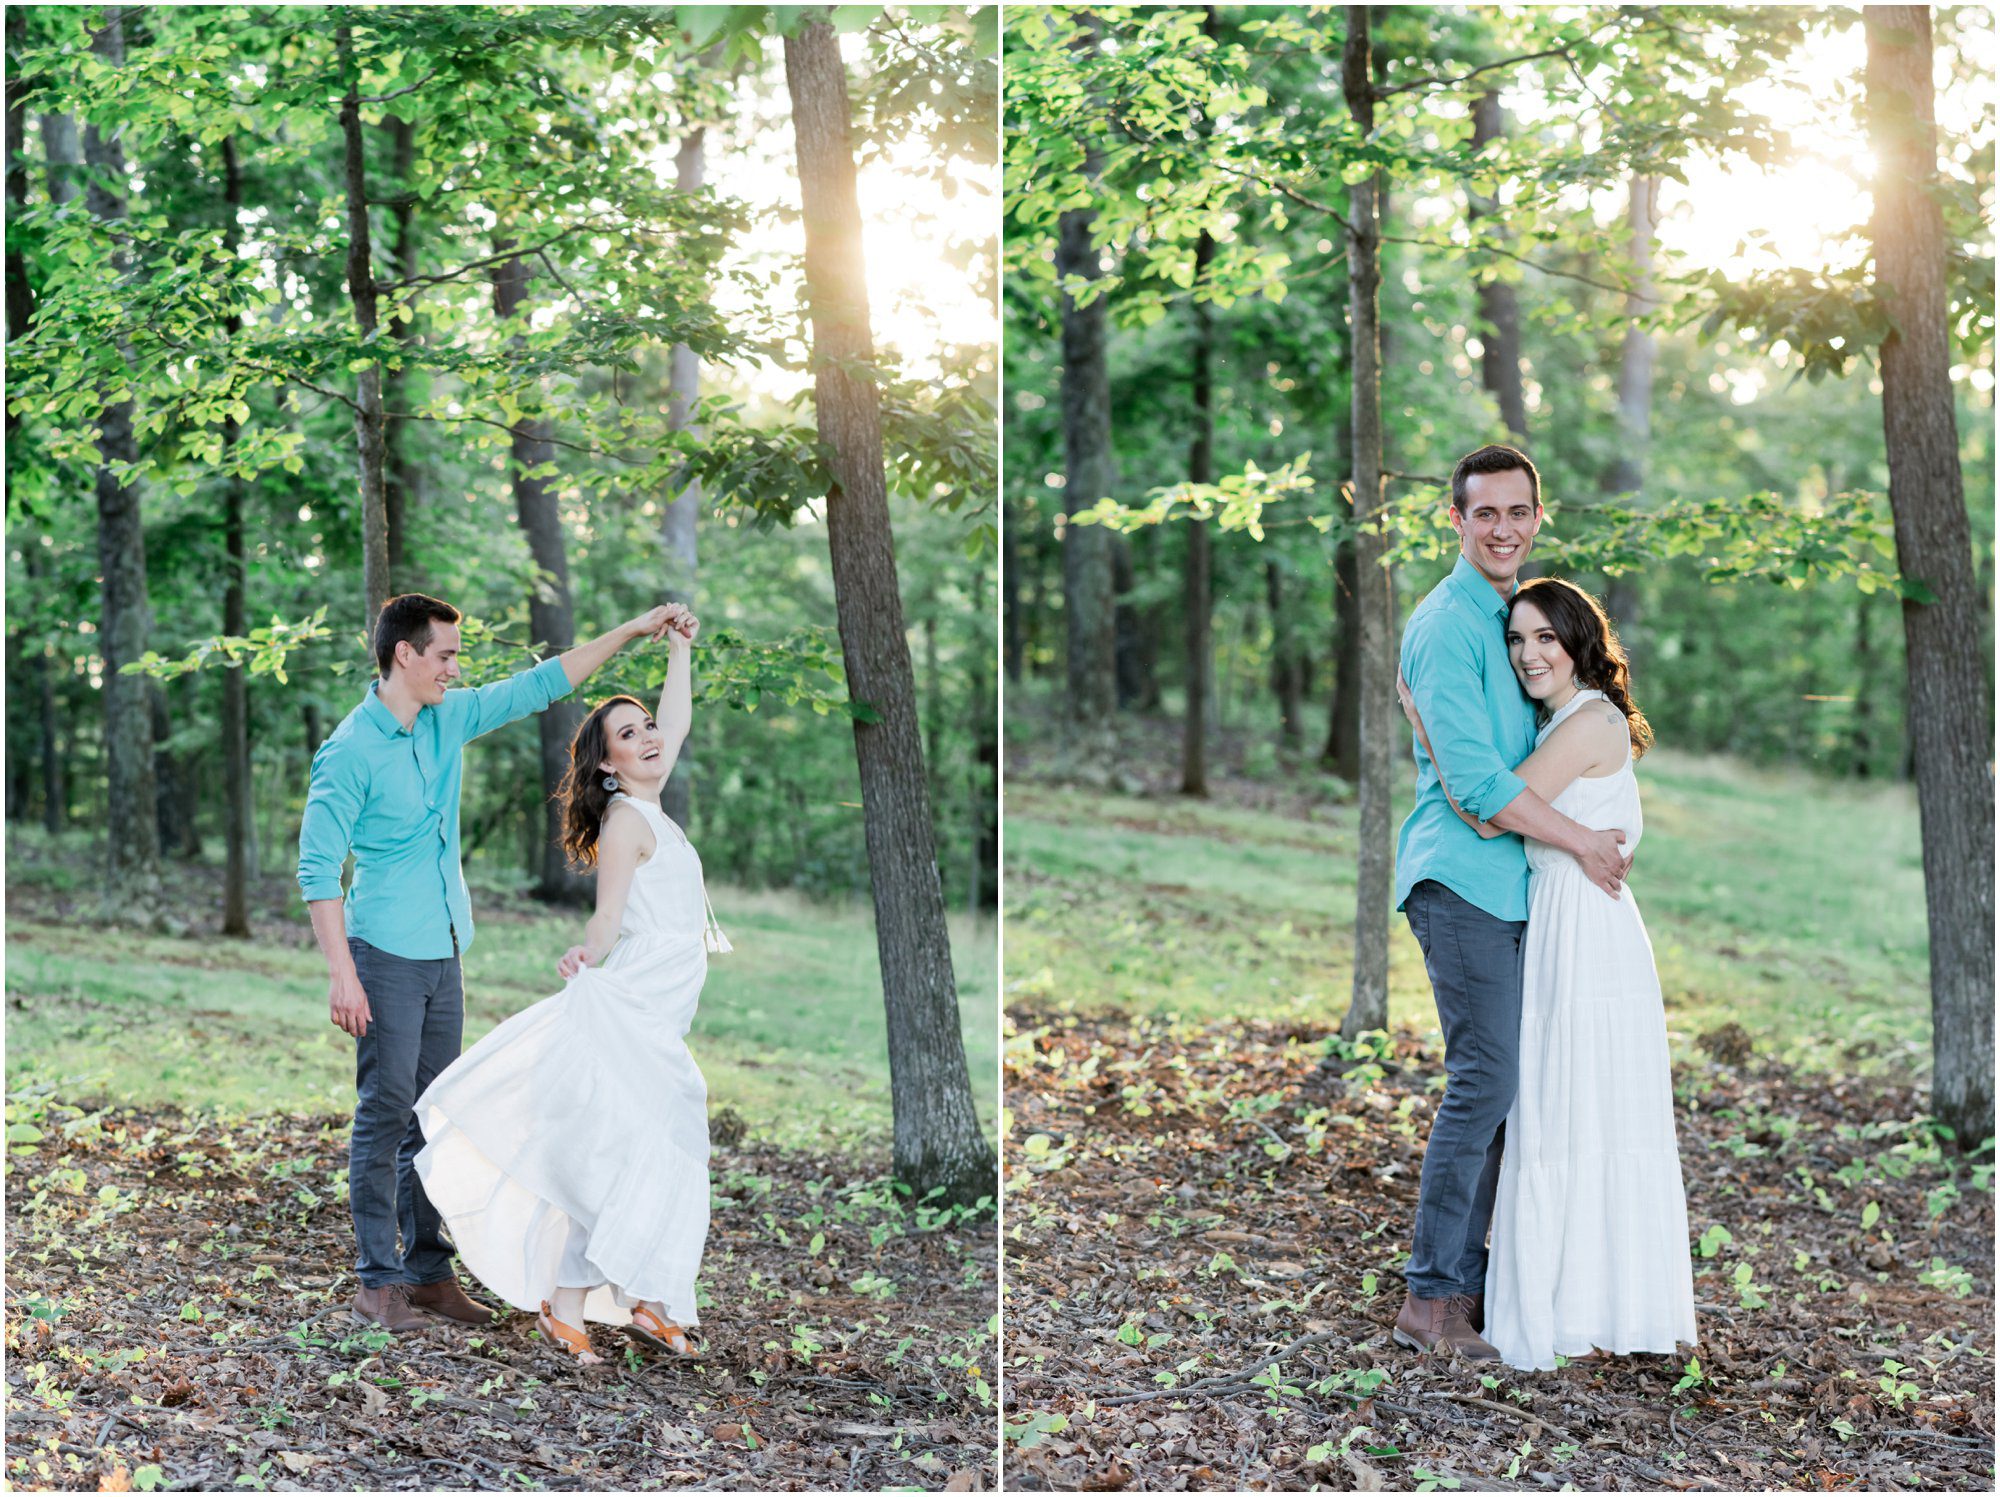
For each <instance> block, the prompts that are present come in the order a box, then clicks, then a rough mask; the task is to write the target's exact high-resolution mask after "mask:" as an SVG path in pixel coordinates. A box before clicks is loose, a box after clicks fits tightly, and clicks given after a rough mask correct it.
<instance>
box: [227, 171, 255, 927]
mask: <svg viewBox="0 0 2000 1497" xmlns="http://www.w3.org/2000/svg"><path fill="white" fill-rule="evenodd" d="M222 170H223V196H222V201H223V208H224V211H225V212H226V213H227V214H228V218H227V220H226V222H225V223H224V226H223V243H224V244H225V245H227V246H229V247H230V248H231V249H234V248H235V247H236V244H237V241H238V239H239V238H240V237H241V236H240V231H239V227H238V214H239V213H240V212H241V211H242V208H243V169H242V166H241V164H240V163H239V162H238V161H237V157H236V140H235V137H233V136H231V137H228V138H225V139H224V140H223V142H222ZM241 327H242V320H241V319H240V318H239V317H238V316H237V315H236V314H235V313H233V312H232V313H231V314H230V316H229V319H228V322H227V325H226V327H225V331H226V332H227V334H228V335H229V336H230V337H232V338H234V337H235V336H236V334H237V333H238V332H239V331H240V330H241ZM241 429H242V428H241V425H240V423H239V422H238V421H237V420H236V418H235V417H234V416H231V417H230V418H229V420H228V421H226V422H225V423H224V424H223V428H222V446H223V451H224V453H225V455H226V454H227V452H228V450H229V448H231V447H233V446H234V445H235V444H236V438H237V434H238V433H239V432H240V430H241ZM224 483H225V487H224V490H223V499H222V551H223V556H224V565H225V567H226V568H227V576H226V580H225V581H224V583H223V587H222V632H223V633H224V634H232V635H241V634H243V633H245V632H246V631H247V629H248V627H249V614H248V597H247V594H248V591H249V585H250V582H249V578H250V574H249V568H248V566H247V564H246V559H245V556H244V551H243V501H244V489H245V487H246V484H245V483H244V480H243V478H242V476H241V475H240V474H236V473H232V474H230V475H229V477H228V478H227V479H226V480H224ZM222 805H223V830H222V842H223V872H222V933H223V934H224V935H225V936H238V937H244V938H247V937H248V936H249V934H250V899H249V871H250V856H249V844H250V829H251V801H250V679H249V671H248V668H247V667H246V666H244V665H242V664H240V663H237V664H232V665H230V666H228V667H227V668H226V669H225V670H224V671H223V675H222Z"/></svg>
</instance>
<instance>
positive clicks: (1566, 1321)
mask: <svg viewBox="0 0 2000 1497" xmlns="http://www.w3.org/2000/svg"><path fill="white" fill-rule="evenodd" d="M1507 650H1508V655H1509V657H1510V659H1511V660H1512V661H1513V664H1514V672H1515V674H1516V675H1517V676H1518V677H1519V678H1520V682H1521V689H1522V690H1523V691H1525V692H1526V693H1527V694H1528V695H1529V696H1530V697H1532V698H1533V699H1534V700H1535V702H1536V703H1537V704H1538V705H1539V706H1540V708H1541V714H1542V718H1543V723H1542V728H1541V731H1540V733H1539V735H1538V736H1537V738H1536V747H1535V751H1534V752H1533V753H1532V754H1531V755H1529V757H1528V758H1527V759H1526V760H1524V761H1523V762H1522V763H1521V764H1520V765H1519V766H1518V767H1517V769H1516V771H1515V772H1516V773H1517V774H1519V775H1520V776H1521V778H1522V779H1524V780H1525V781H1527V783H1528V787H1529V788H1530V789H1531V790H1534V791H1535V792H1536V793H1537V794H1539V795H1541V796H1542V797H1543V799H1545V800H1547V801H1548V802H1549V804H1550V805H1551V806H1553V807H1554V808H1555V809H1556V810H1558V811H1560V812H1562V813H1563V814H1564V815H1565V816H1567V817H1569V818H1570V819H1571V820H1573V821H1575V822H1577V823H1579V824H1580V825H1582V826H1586V827H1591V828H1595V829H1600V830H1602V829H1613V828H1615V829H1622V830H1623V831H1625V832H1626V834H1627V842H1626V846H1627V848H1628V850H1630V849H1633V848H1636V847H1637V846H1638V842H1639V838H1640V835H1641V832H1642V829H1643V821H1642V817H1641V814H1640V807H1639V783H1638V780H1637V778H1636V777H1635V776H1634V774H1633V772H1632V761H1633V760H1634V759H1635V758H1636V757H1637V756H1638V755H1640V754H1642V753H1644V752H1645V750H1646V749H1647V747H1648V746H1649V745H1650V744H1651V743H1652V736H1653V735H1652V729H1651V728H1650V726H1649V725H1648V724H1647V722H1646V719H1645V716H1644V714H1642V713H1641V712H1640V711H1639V708H1638V706H1637V705H1636V704H1635V703H1634V702H1633V700H1632V696H1631V691H1630V689H1629V672H1628V668H1627V663H1626V659H1625V653H1624V651H1623V650H1622V649H1621V648H1620V646H1619V643H1618V637H1617V635H1616V634H1615V633H1613V631H1612V628H1611V624H1610V621H1609V620H1608V619H1607V618H1606V617H1605V614H1604V610H1603V609H1602V608H1601V607H1599V606H1598V603H1597V600H1596V599H1594V598H1593V597H1591V596H1590V594H1588V593H1586V592H1584V591H1583V590H1582V589H1581V588H1579V587H1577V586H1575V585H1574V584H1573V583H1569V582H1565V581H1563V580H1561V579H1560V578H1555V577H1541V578H1537V579H1535V580H1534V581H1532V582H1528V583H1525V584H1523V585H1522V586H1521V588H1520V589H1519V590H1518V591H1517V592H1516V593H1515V595H1514V600H1513V603H1512V605H1511V607H1510V611H1509V614H1508V624H1507ZM1412 721H1413V722H1414V721H1415V718H1414V715H1413V717H1412ZM1417 728H1418V731H1419V732H1421V731H1422V724H1421V723H1418V724H1417ZM1460 814H1461V815H1464V814H1465V813H1464V812H1462V811H1461V812H1460ZM1466 819H1467V820H1468V821H1471V820H1472V818H1471V817H1469V816H1467V817H1466ZM1473 826H1474V827H1475V828H1476V829H1477V830H1478V831H1479V833H1480V835H1481V836H1501V835H1504V834H1503V833H1501V832H1500V831H1499V829H1498V828H1495V827H1492V826H1490V825H1487V824H1485V823H1481V822H1476V821H1475V822H1473ZM1527 853H1528V869H1529V878H1528V928H1527V934H1526V936H1525V938H1524V939H1523V941H1522V947H1521V959H1522V972H1521V1074H1520V1087H1519V1090H1518V1091H1517V1092H1516V1094H1515V1100H1514V1105H1513V1108H1512V1109H1511V1110H1510V1111H1509V1112H1508V1114H1507V1129H1506V1133H1505V1134H1504V1137H1505V1139H1506V1145H1505V1152H1504V1154H1503V1155H1502V1158H1501V1164H1500V1180H1499V1185H1498V1190H1497V1194H1496V1196H1495V1198H1494V1205H1493V1244H1492V1251H1491V1253H1490V1255H1489V1259H1488V1264H1487V1270H1486V1297H1485V1312H1486V1314H1485V1326H1484V1330H1483V1334H1484V1336H1485V1337H1486V1339H1487V1340H1488V1341H1490V1342H1491V1343H1492V1344H1493V1346H1494V1349H1495V1350H1497V1351H1498V1352H1499V1353H1500V1357H1501V1360H1502V1361H1504V1362H1506V1363H1507V1364H1508V1365H1509V1366H1512V1367H1522V1368H1537V1369H1544V1370H1546V1369H1549V1368H1553V1367H1554V1366H1556V1358H1557V1357H1559V1356H1560V1357H1566V1358H1575V1357H1585V1356H1589V1355H1591V1354H1592V1353H1593V1352H1595V1351H1605V1352H1612V1353H1618V1354H1623V1353H1626V1352H1665V1353H1671V1352H1674V1351H1675V1350H1676V1349H1677V1347H1678V1346H1679V1344H1680V1343H1683V1342H1689V1343H1691V1342H1693V1341H1694V1340H1695V1334H1696V1332H1695V1314H1694V1274H1693V1269H1692V1266H1691V1263H1690V1259H1689V1249H1688V1226H1687V1196H1686V1193H1685V1191H1684V1189H1683V1187H1682V1183H1681V1167H1680V1152H1679V1149H1678V1146H1677V1144H1676V1141H1675V1136H1674V1097H1673V1073H1672V1068H1671V1059H1670V1057H1669V1055H1668V1051H1667V1027H1666V1011H1665V1008H1664V1007H1663V1005H1662V1002H1661V997H1660V979H1659V973H1658V972H1657V970H1656V969H1655V967H1654V965H1653V947H1652V942H1651V941H1650V940H1649V939H1648V938H1647V935H1646V925H1645V921H1644V920H1642V919H1641V918H1640V914H1639V902H1638V899H1637V898H1636V897H1635V895H1634V894H1633V892H1632V888H1631V886H1630V885H1629V884H1628V885H1627V886H1626V889H1625V892H1624V895H1623V897H1621V898H1616V899H1614V898H1612V897H1611V896H1610V895H1608V894H1606V893H1605V892H1604V891H1603V890H1601V889H1599V888H1598V887H1597V886H1596V885H1595V884H1593V883H1592V882H1591V881H1590V880H1589V879H1588V878H1587V877H1586V876H1585V875H1584V872H1583V869H1582V868H1581V867H1580V866H1579V865H1578V864H1577V863H1576V861H1575V859H1573V858H1571V857H1570V856H1569V855H1568V854H1566V853H1563V852H1560V851H1558V850H1557V849H1555V848H1553V847H1550V846H1548V845H1546V844H1544V843H1540V842H1535V841H1532V840H1530V841H1529V842H1528V844H1527Z"/></svg>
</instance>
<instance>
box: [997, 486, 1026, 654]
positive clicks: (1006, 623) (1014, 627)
mask: <svg viewBox="0 0 2000 1497" xmlns="http://www.w3.org/2000/svg"><path fill="white" fill-rule="evenodd" d="M1026 523H1027V522H1026V520H1024V519H1023V518H1022V516H1021V512H1020V511H1019V510H1018V509H1017V508H1015V506H1014V501H1013V500H1012V499H1011V498H1010V497H1008V496H1007V495H1006V494H1002V495H1001V497H1000V585H1001V588H1002V589H1003V590H1004V591H1003V602H1002V604H1001V608H1002V617H1001V620H1000V630H1001V634H1000V640H1001V644H1000V649H1001V667H1002V669H1004V670H1005V671H1006V672H1007V679H1008V680H1009V681H1010V682H1012V683H1013V684H1014V685H1016V686H1018V685H1020V684H1021V671H1022V669H1023V667H1024V666H1025V664H1026V662H1027V657H1028V620H1027V614H1026V612H1025V610H1026V608H1027V603H1026V600H1025V599H1023V597H1022V596H1021V568H1022V565H1023V557H1022V554H1021V546H1020V542H1019V539H1018V537H1019V535H1020V533H1021V531H1020V527H1021V526H1022V525H1024V524H1026Z"/></svg>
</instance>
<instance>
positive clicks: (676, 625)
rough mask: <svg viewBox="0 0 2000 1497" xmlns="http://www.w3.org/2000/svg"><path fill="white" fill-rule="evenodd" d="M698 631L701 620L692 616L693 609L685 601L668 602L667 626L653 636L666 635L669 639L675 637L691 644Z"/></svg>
mask: <svg viewBox="0 0 2000 1497" xmlns="http://www.w3.org/2000/svg"><path fill="white" fill-rule="evenodd" d="M700 632H701V620H700V619H698V618H696V617H695V616H694V613H693V611H692V610H690V609H689V608H688V606H687V605H686V604H685V603H669V604H668V605H667V627H666V628H665V629H663V630H662V631H661V632H660V633H659V634H656V635H654V636H653V637H654V638H655V639H659V638H662V637H666V638H668V639H669V640H670V641H671V640H673V639H676V638H677V639H678V640H679V641H680V642H681V643H683V644H693V643H694V637H695V635H697V634H699V633H700Z"/></svg>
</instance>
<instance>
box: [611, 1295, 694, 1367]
mask: <svg viewBox="0 0 2000 1497" xmlns="http://www.w3.org/2000/svg"><path fill="white" fill-rule="evenodd" d="M625 1330H626V1333H627V1334H628V1335H632V1336H635V1337H637V1338H638V1339H639V1340H641V1341H643V1342H645V1343H646V1344H647V1345H648V1346H650V1347H652V1348H654V1349H655V1350H656V1351H663V1352H666V1353H668V1354H669V1355H671V1356H676V1357H691V1356H693V1355H694V1348H693V1347H692V1346H690V1345H689V1344H688V1338H687V1332H686V1331H684V1330H682V1329H681V1328H680V1327H679V1326H677V1325H675V1324H674V1323H673V1322H672V1321H671V1320H662V1319H660V1317H659V1316H657V1315H655V1314H654V1313H653V1312H652V1311H651V1310H648V1309H647V1308H646V1307H645V1306H644V1305H634V1306H633V1307H632V1323H631V1324H630V1325H628V1326H626V1327H625Z"/></svg>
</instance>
